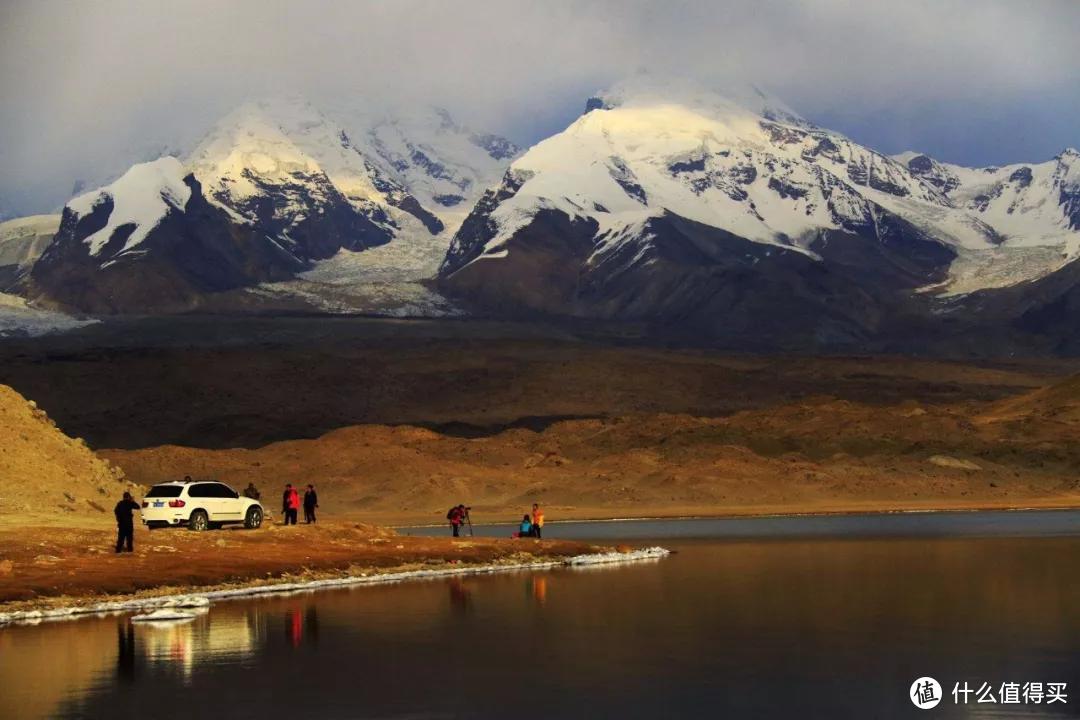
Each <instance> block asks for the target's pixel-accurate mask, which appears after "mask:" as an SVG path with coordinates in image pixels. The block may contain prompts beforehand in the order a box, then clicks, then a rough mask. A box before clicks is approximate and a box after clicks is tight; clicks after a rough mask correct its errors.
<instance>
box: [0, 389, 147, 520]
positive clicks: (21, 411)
mask: <svg viewBox="0 0 1080 720" xmlns="http://www.w3.org/2000/svg"><path fill="white" fill-rule="evenodd" d="M126 488H127V484H126V482H125V480H124V474H123V471H121V470H120V468H118V467H115V466H111V465H110V464H109V463H108V462H107V461H106V460H103V459H101V458H99V457H97V456H96V455H95V454H94V453H93V452H91V451H90V449H89V448H87V447H86V444H85V443H84V442H83V441H82V440H80V439H77V438H71V437H68V436H67V435H65V434H64V433H62V432H61V431H60V430H59V429H58V428H57V427H56V425H55V424H54V423H53V421H52V420H50V419H49V416H48V415H47V414H46V413H45V411H44V410H41V409H40V408H38V407H37V405H36V404H35V403H33V402H31V401H28V400H27V399H26V398H24V397H23V396H22V395H20V394H19V393H17V392H15V391H14V390H12V389H11V388H10V387H8V386H6V385H0V516H10V515H15V514H17V515H20V516H24V517H26V516H38V517H40V518H42V519H45V520H48V519H50V518H52V519H55V520H57V521H58V522H64V523H71V522H80V521H83V520H86V521H89V522H98V523H104V522H112V513H111V508H112V505H113V504H114V503H115V502H116V500H117V499H118V498H119V495H120V494H121V493H122V492H123V491H124V490H125V489H126ZM107 510H109V511H108V512H107Z"/></svg>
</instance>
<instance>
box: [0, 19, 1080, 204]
mask: <svg viewBox="0 0 1080 720" xmlns="http://www.w3.org/2000/svg"><path fill="white" fill-rule="evenodd" d="M1078 38H1080V1H1077V0H1060V1H1058V0H1043V1H1039V0H1027V1H1026V2H1020V1H1018V0H894V1H892V2H886V1H885V0H880V1H874V0H850V1H849V0H802V1H796V0H745V1H744V0H739V1H735V2H724V1H723V0H712V1H708V0H703V1H700V2H691V1H686V2H678V1H674V0H664V1H663V2H634V1H631V0H618V1H615V0H612V1H610V2H608V1H604V0H597V1H595V2H590V1H587V0H578V1H573V0H548V1H545V2H540V1H537V2H515V1H513V0H497V1H492V2H484V1H479V0H478V1H475V2H472V1H470V0H454V1H452V2H451V1H445V2H442V1H432V2H422V1H419V0H418V1H401V2H390V1H389V0H387V1H386V2H344V1H342V2H325V3H321V2H315V1H312V0H308V1H307V2H299V1H297V2H278V1H275V0H251V1H240V0H229V1H227V2H226V1H222V0H199V1H196V2H184V1H183V0H169V1H168V2H165V1H164V0H143V1H142V2H112V1H109V2H105V1H93V0H84V1H82V2H78V1H76V0H55V1H54V0H0V83H2V89H3V96H2V100H0V168H2V170H0V211H4V210H6V211H7V212H9V213H12V212H14V213H19V214H22V213H28V212H39V211H46V210H50V209H52V208H55V207H56V206H58V205H61V204H63V202H64V201H65V200H66V199H67V196H68V194H69V193H70V191H71V188H72V184H73V183H74V182H75V181H76V180H77V179H86V180H89V179H97V178H101V177H105V176H107V175H109V174H111V173H115V172H119V171H121V170H122V169H123V168H124V167H126V166H127V165H128V164H130V163H131V162H133V161H135V160H140V159H146V158H147V157H149V156H151V155H156V154H157V153H158V152H159V151H160V150H161V149H162V148H163V147H164V146H167V147H177V146H178V145H179V146H180V147H182V146H184V145H186V144H190V143H193V142H194V141H195V140H197V138H198V136H199V135H200V134H201V133H203V132H205V131H206V130H207V129H208V128H209V126H210V125H211V124H212V123H213V121H214V120H215V119H216V118H217V117H219V116H220V115H221V114H223V113H224V112H226V111H228V110H229V109H230V108H231V107H232V106H234V105H236V104H238V103H239V102H241V101H243V100H244V99H246V98H249V97H257V96H259V95H265V94H271V93H273V94H276V93H280V92H297V91H298V92H302V93H303V94H305V95H307V96H308V97H309V98H310V99H312V100H313V101H314V102H316V103H317V104H318V103H319V101H320V99H323V100H325V99H326V98H329V97H332V96H334V95H338V94H342V93H348V94H355V95H359V96H363V97H366V98H371V102H372V103H374V104H380V103H384V102H387V99H392V100H395V101H413V100H425V101H431V102H433V103H436V104H440V105H443V106H445V107H447V108H449V109H450V110H451V111H452V112H453V113H454V114H455V115H457V116H458V117H459V118H460V119H461V120H462V121H464V122H466V123H468V124H470V125H473V126H475V127H477V128H481V129H486V130H492V131H495V132H501V133H503V134H505V135H507V136H508V137H511V138H512V139H514V140H516V141H518V142H519V143H522V144H526V145H527V144H531V143H532V142H535V141H536V140H539V139H541V138H542V137H544V136H545V135H547V134H550V133H552V132H557V131H558V130H560V129H562V127H565V125H566V124H568V123H569V122H570V121H571V120H572V119H573V118H574V116H575V115H576V114H577V113H578V112H580V110H581V108H582V106H583V103H584V99H585V98H586V97H587V96H588V95H589V94H590V93H592V92H594V91H595V90H597V89H600V88H602V87H604V86H606V85H608V84H610V83H612V82H613V81H615V80H617V79H619V78H620V77H623V76H625V75H628V74H632V73H633V72H635V71H637V70H639V69H648V70H649V71H650V72H653V73H658V74H674V75H686V76H690V77H694V78H696V79H699V80H701V81H703V82H707V83H717V84H723V83H725V82H729V81H730V80H729V78H736V79H738V80H741V81H751V82H756V83H759V84H761V85H763V86H765V87H767V88H769V89H770V90H772V91H773V92H774V93H776V94H777V95H779V96H780V97H781V98H783V99H784V100H786V101H787V103H788V104H789V105H791V106H793V107H794V108H795V109H796V110H798V111H799V112H801V113H802V114H803V115H805V116H807V117H808V118H810V119H811V120H814V121H815V122H817V123H819V124H821V125H824V126H826V127H831V128H833V129H836V130H840V131H842V132H844V133H846V134H848V135H850V136H851V137H853V138H854V139H856V140H859V141H861V142H863V143H865V144H868V145H870V146H871V147H874V148H875V149H878V150H881V151H884V152H890V153H892V152H898V151H900V150H904V149H908V148H914V149H919V150H922V151H925V152H929V153H931V154H933V155H935V156H937V157H939V158H941V159H944V160H949V161H953V162H960V163H964V164H973V165H985V164H1004V163H1007V162H1017V161H1039V160H1045V159H1048V158H1050V157H1051V156H1053V155H1055V154H1056V153H1057V152H1059V151H1060V150H1061V149H1063V148H1064V147H1067V146H1077V145H1080V81H1078V78H1080V42H1078Z"/></svg>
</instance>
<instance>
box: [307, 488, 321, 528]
mask: <svg viewBox="0 0 1080 720" xmlns="http://www.w3.org/2000/svg"><path fill="white" fill-rule="evenodd" d="M317 507H319V496H318V494H316V492H315V486H314V485H308V486H307V490H305V491H304V522H306V523H308V524H309V525H310V524H311V523H313V522H315V508H317Z"/></svg>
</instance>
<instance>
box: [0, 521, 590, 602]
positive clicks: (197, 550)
mask: <svg viewBox="0 0 1080 720" xmlns="http://www.w3.org/2000/svg"><path fill="white" fill-rule="evenodd" d="M115 540H116V535H115V532H114V531H111V530H107V529H100V528H97V529H95V528H57V527H55V526H52V527H50V526H46V527H37V526H31V527H24V528H20V529H18V530H14V529H6V528H5V529H3V530H0V610H4V611H9V610H17V609H25V608H28V607H35V608H41V607H48V606H50V605H72V604H79V603H85V602H89V601H91V600H99V599H116V596H128V595H138V594H168V593H170V592H195V591H197V590H198V589H208V588H211V587H218V586H223V585H228V586H237V585H244V584H262V583H272V582H275V581H299V580H307V579H315V578H318V577H325V576H340V575H344V574H350V575H357V574H360V573H376V572H385V571H388V570H390V569H413V568H416V567H432V568H434V567H444V566H447V565H456V564H476V563H502V562H528V561H533V560H538V559H546V558H558V557H565V556H570V555H577V554H581V553H586V552H594V551H596V550H597V549H598V548H596V547H595V546H592V545H589V544H586V543H577V542H567V541H558V540H543V541H539V540H532V539H529V540H514V539H510V538H505V539H502V538H460V539H456V540H455V539H452V538H419V537H399V536H397V535H395V534H394V533H393V532H392V531H389V530H385V529H382V528H377V527H373V526H369V525H362V524H358V523H352V522H344V521H331V522H323V523H319V524H316V525H312V526H306V525H302V524H301V525H297V526H290V527H284V526H281V525H273V524H268V525H263V527H261V528H259V529H258V530H243V529H235V530H230V529H223V530H217V531H207V532H202V533H197V532H191V531H188V530H185V529H163V530H154V531H149V530H146V529H144V528H141V527H137V528H136V531H135V551H134V552H133V553H121V554H116V553H115V552H114V551H113V547H112V545H113V543H114V542H115Z"/></svg>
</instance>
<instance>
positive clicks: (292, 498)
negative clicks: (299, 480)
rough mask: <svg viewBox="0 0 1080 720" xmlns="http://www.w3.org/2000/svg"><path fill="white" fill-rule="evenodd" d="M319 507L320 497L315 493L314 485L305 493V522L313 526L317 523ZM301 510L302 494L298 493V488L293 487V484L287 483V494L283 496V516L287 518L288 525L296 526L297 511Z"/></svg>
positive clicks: (309, 486) (308, 487)
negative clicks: (316, 513)
mask: <svg viewBox="0 0 1080 720" xmlns="http://www.w3.org/2000/svg"><path fill="white" fill-rule="evenodd" d="M317 507H319V495H318V493H316V492H315V486H314V485H308V486H307V490H305V491H304V522H305V523H307V524H309V525H310V524H311V523H313V522H316V520H315V509H316V508H317ZM299 510H300V493H298V492H297V491H296V488H294V487H293V486H292V483H286V485H285V492H284V493H282V495H281V514H282V516H283V517H284V518H285V524H286V525H295V524H296V515H297V511H299Z"/></svg>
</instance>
